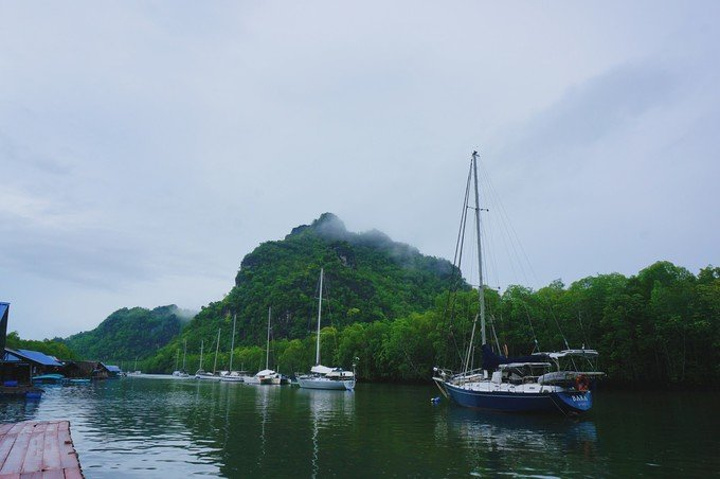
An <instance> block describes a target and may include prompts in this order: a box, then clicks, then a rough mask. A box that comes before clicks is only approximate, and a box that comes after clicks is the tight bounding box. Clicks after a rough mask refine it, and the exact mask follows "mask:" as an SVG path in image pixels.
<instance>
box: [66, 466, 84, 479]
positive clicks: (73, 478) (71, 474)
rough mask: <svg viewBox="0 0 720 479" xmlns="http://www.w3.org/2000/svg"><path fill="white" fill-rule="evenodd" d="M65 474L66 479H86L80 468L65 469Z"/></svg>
mask: <svg viewBox="0 0 720 479" xmlns="http://www.w3.org/2000/svg"><path fill="white" fill-rule="evenodd" d="M63 472H64V473H65V479H85V476H83V473H82V471H81V470H80V468H79V467H78V468H77V469H63Z"/></svg>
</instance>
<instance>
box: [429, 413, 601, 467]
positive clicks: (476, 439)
mask: <svg viewBox="0 0 720 479" xmlns="http://www.w3.org/2000/svg"><path fill="white" fill-rule="evenodd" d="M435 439H436V441H438V442H440V443H448V442H452V443H457V442H458V441H460V442H461V443H462V444H463V446H464V447H465V448H467V449H470V450H475V451H492V452H493V456H492V460H493V464H492V465H491V466H489V465H488V464H487V460H488V457H487V456H482V455H480V457H479V458H477V460H478V464H475V465H474V468H475V472H476V473H477V474H478V475H488V476H491V475H496V473H497V471H498V470H503V469H507V470H513V469H514V470H517V468H518V466H519V465H520V464H521V465H522V468H523V470H524V471H527V472H530V471H532V473H533V474H532V476H533V477H560V476H567V475H573V474H569V471H568V470H567V469H566V467H567V463H566V462H565V460H566V459H567V455H568V454H571V453H576V454H580V455H582V456H584V457H586V458H594V457H596V456H597V455H598V452H597V446H598V431H597V428H596V426H595V423H594V422H592V421H589V420H581V421H576V420H570V419H565V420H560V421H558V420H557V418H556V417H553V416H548V415H537V414H535V415H527V414H525V415H513V414H504V413H496V412H490V411H483V412H479V411H477V410H473V409H469V408H450V409H449V410H448V411H447V414H439V415H437V421H436V425H435ZM553 455H555V456H556V458H557V460H556V461H555V460H552V459H551V458H552V456H553ZM466 457H467V458H468V459H470V458H472V456H471V455H467V456H466ZM579 464H580V467H582V465H583V464H582V461H580V463H579ZM587 466H588V468H590V469H589V470H588V471H575V472H577V474H575V475H580V476H582V475H592V474H593V472H597V470H602V468H601V467H599V465H598V463H597V462H596V461H588V462H587ZM558 468H560V470H558ZM483 469H485V470H483Z"/></svg>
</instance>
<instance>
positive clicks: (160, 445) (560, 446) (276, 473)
mask: <svg viewBox="0 0 720 479" xmlns="http://www.w3.org/2000/svg"><path fill="white" fill-rule="evenodd" d="M437 395H438V393H437V390H436V389H434V387H433V386H424V387H423V386H389V385H372V384H362V383H361V384H358V388H357V390H356V391H355V392H354V393H352V392H334V391H308V390H302V389H298V388H290V387H277V386H245V385H242V384H221V383H213V382H197V381H196V380H194V379H193V380H179V379H169V378H167V379H165V378H163V379H158V378H145V377H132V378H125V379H121V380H113V381H105V382H99V383H97V384H92V385H87V386H73V387H58V386H50V387H46V394H45V397H44V398H43V399H42V400H41V401H40V402H38V403H24V402H0V419H1V420H2V421H3V422H13V421H18V420H48V419H69V420H70V422H71V431H72V435H73V439H74V441H75V447H76V449H77V451H78V453H79V457H80V462H81V464H82V467H83V470H84V472H85V475H86V477H88V478H89V479H93V478H123V477H132V478H152V477H162V478H164V479H170V478H175V477H183V476H210V477H383V476H384V477H467V476H476V477H495V476H499V475H503V476H510V477H590V476H592V477H635V476H646V477H658V476H666V477H706V476H718V473H719V471H720V459H719V458H718V455H719V454H720V415H719V414H718V409H717V408H718V403H719V400H720V394H717V393H713V394H709V393H694V394H689V393H687V394H686V393H683V394H679V393H674V394H669V393H665V394H651V393H641V394H640V393H622V394H620V393H611V392H605V391H599V392H598V395H597V400H596V407H595V409H594V410H593V412H591V414H590V415H589V416H587V418H586V419H584V420H581V421H574V420H570V419H566V418H563V417H560V416H546V417H538V416H513V415H497V414H489V413H483V412H478V411H471V410H467V409H461V408H458V407H454V406H451V405H449V404H448V403H447V402H442V403H441V404H440V405H438V406H433V405H431V403H430V398H431V397H433V396H437Z"/></svg>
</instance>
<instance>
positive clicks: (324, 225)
mask: <svg viewBox="0 0 720 479" xmlns="http://www.w3.org/2000/svg"><path fill="white" fill-rule="evenodd" d="M307 230H311V231H314V232H315V233H317V234H318V235H319V236H322V237H324V238H330V239H343V238H345V237H346V236H347V235H348V231H347V229H346V228H345V223H343V222H342V220H341V219H340V218H338V217H337V216H336V215H334V214H333V213H323V214H321V215H320V217H319V218H318V219H316V220H315V221H313V222H312V224H310V225H301V226H298V227H296V228H293V229H292V231H290V234H289V235H288V236H294V235H298V234H300V233H302V232H304V231H307ZM286 239H287V237H286Z"/></svg>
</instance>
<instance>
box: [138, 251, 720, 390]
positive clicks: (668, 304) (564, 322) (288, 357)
mask: <svg viewBox="0 0 720 479" xmlns="http://www.w3.org/2000/svg"><path fill="white" fill-rule="evenodd" d="M486 300H487V311H488V318H489V322H490V323H491V325H492V327H493V328H494V330H495V332H496V334H497V336H498V340H499V342H500V343H501V345H502V346H501V347H502V348H503V350H507V352H508V353H509V354H510V355H516V354H517V355H522V354H529V353H531V352H533V351H534V350H538V349H539V350H541V351H555V350H560V349H564V348H565V346H566V344H567V345H569V346H570V347H572V348H580V347H583V346H584V347H587V348H592V349H597V350H598V351H599V352H600V362H599V366H600V369H601V370H603V371H605V372H606V373H607V375H608V381H610V382H611V383H614V384H617V385H625V386H628V385H637V386H639V387H653V386H660V385H677V386H692V387H713V386H712V385H714V384H717V382H716V381H714V380H716V379H720V354H719V353H718V352H719V351H720V331H719V328H720V268H715V267H712V266H709V267H707V268H704V269H702V270H701V271H700V273H699V274H698V275H697V276H695V275H693V274H692V273H691V272H690V271H688V270H687V269H685V268H682V267H678V266H675V265H673V264H672V263H669V262H658V263H655V264H653V265H651V266H649V267H648V268H645V269H643V270H642V271H640V272H639V273H638V274H637V275H635V276H631V277H625V276H623V275H621V274H617V273H613V274H606V275H597V276H592V277H588V278H584V279H582V280H579V281H576V282H574V283H572V284H571V285H570V286H569V287H565V286H564V285H563V284H562V283H561V282H560V281H555V282H553V283H552V284H550V285H548V286H546V287H544V288H541V289H539V290H537V291H534V290H532V289H530V288H526V287H522V286H512V287H509V288H507V289H506V290H505V291H504V292H503V293H502V294H500V293H498V292H497V291H493V290H488V291H487V292H486ZM451 311H453V312H454V313H455V314H452V315H451V314H449V313H450V312H451ZM476 314H477V292H475V291H467V290H466V291H461V292H460V293H458V294H457V295H456V296H454V297H453V298H452V299H451V298H450V297H449V295H448V293H444V294H440V295H438V296H436V299H435V302H434V305H433V306H431V307H430V308H428V309H427V310H425V311H422V312H412V313H409V314H405V315H402V316H400V317H397V318H396V319H391V318H383V319H380V320H376V321H357V322H352V323H350V324H343V325H342V326H327V327H324V328H323V329H322V331H321V345H322V346H321V350H322V362H323V363H324V364H328V365H341V366H343V367H345V368H349V367H351V365H352V364H353V363H355V362H356V360H355V358H359V361H357V373H358V375H359V377H360V378H361V380H367V381H405V382H419V381H426V382H427V381H429V379H430V377H431V374H432V368H433V366H445V367H447V366H451V367H455V368H459V367H460V364H461V357H462V354H463V352H464V351H465V350H466V348H467V342H468V340H469V337H470V330H471V327H472V321H473V318H474V317H475V315H476ZM224 321H225V322H226V323H227V324H225V328H223V329H224V330H225V331H230V328H231V324H230V321H231V320H230V318H229V316H227V317H226V318H225V320H224ZM213 327H214V333H213V332H212V331H211V330H208V331H207V333H206V334H205V337H204V339H205V344H206V348H207V345H208V344H210V345H211V349H210V350H208V349H206V352H207V353H208V355H207V356H206V357H205V361H206V362H205V369H206V370H207V369H210V368H209V367H208V365H212V364H213V362H214V351H215V347H214V346H212V344H213V340H214V338H215V335H216V334H217V324H213ZM229 345H230V338H229V334H228V335H226V336H224V337H223V336H221V344H220V348H219V351H220V352H219V355H218V369H227V367H228V361H229ZM180 348H181V345H180V343H179V341H174V342H173V343H171V344H170V345H169V346H167V347H166V348H163V349H162V350H160V351H159V352H158V354H157V355H156V356H155V357H154V358H152V359H150V360H148V361H147V362H146V367H147V369H148V370H153V371H157V372H169V371H170V370H171V369H172V368H173V367H174V364H175V361H176V358H177V357H178V354H182V353H181V352H180ZM314 359H315V336H314V335H306V336H305V337H304V338H280V339H277V340H274V341H273V342H272V345H271V364H270V367H271V368H275V369H277V370H279V371H281V372H283V373H286V374H292V373H293V372H303V371H306V370H307V369H308V368H309V367H310V366H311V365H312V364H313V363H314ZM198 363H199V357H198V354H197V351H192V352H191V353H190V354H188V356H187V358H186V364H187V365H188V366H187V368H188V370H193V368H195V367H196V366H197V365H198ZM474 364H476V365H479V364H480V358H479V357H477V358H474ZM240 367H244V368H245V369H248V370H251V371H256V370H258V369H262V368H264V367H265V346H264V341H257V343H256V344H255V345H242V346H239V347H237V348H236V349H235V352H234V368H235V369H239V368H240Z"/></svg>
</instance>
